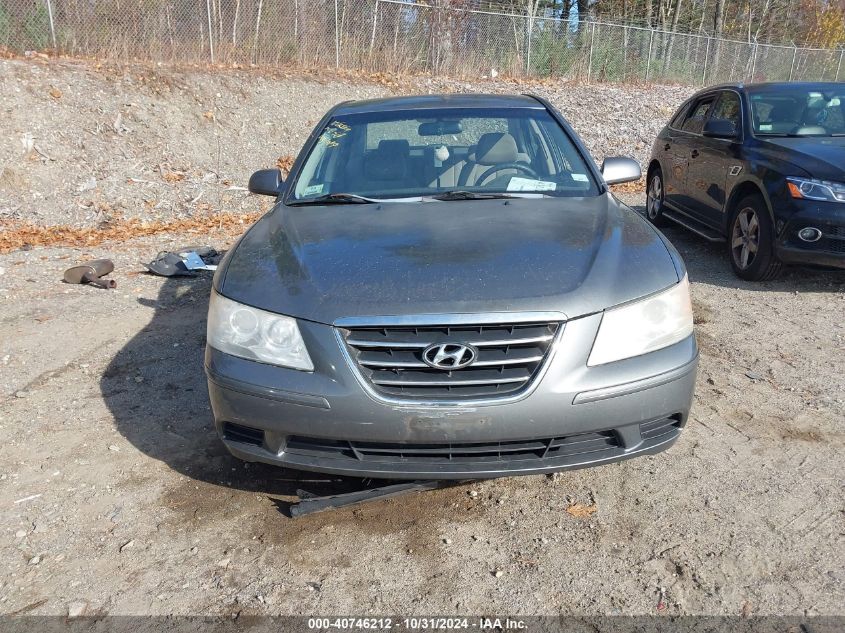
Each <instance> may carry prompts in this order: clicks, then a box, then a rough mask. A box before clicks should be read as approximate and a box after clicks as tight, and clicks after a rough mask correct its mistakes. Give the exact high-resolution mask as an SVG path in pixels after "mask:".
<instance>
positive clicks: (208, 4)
mask: <svg viewBox="0 0 845 633" xmlns="http://www.w3.org/2000/svg"><path fill="white" fill-rule="evenodd" d="M205 13H206V15H207V16H208V50H209V51H210V52H211V63H212V64H213V63H214V28H213V27H212V24H211V0H205Z"/></svg>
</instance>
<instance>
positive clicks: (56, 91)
mask: <svg viewBox="0 0 845 633" xmlns="http://www.w3.org/2000/svg"><path fill="white" fill-rule="evenodd" d="M50 96H51V97H53V99H61V98H62V91H61V90H59V89H58V88H56V87H55V86H54V87H52V88H50Z"/></svg>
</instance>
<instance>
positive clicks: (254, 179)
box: [249, 169, 284, 197]
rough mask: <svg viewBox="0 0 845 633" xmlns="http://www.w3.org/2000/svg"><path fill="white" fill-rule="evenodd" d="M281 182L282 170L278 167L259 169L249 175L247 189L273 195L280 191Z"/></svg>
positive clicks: (263, 194) (282, 180)
mask: <svg viewBox="0 0 845 633" xmlns="http://www.w3.org/2000/svg"><path fill="white" fill-rule="evenodd" d="M283 182H284V179H283V178H282V172H281V171H279V170H278V169H259V170H258V171H257V172H255V173H254V174H252V176H250V177H249V191H250V193H257V194H260V195H262V196H273V197H275V196H278V195H279V193H280V192H281V190H282V183H283Z"/></svg>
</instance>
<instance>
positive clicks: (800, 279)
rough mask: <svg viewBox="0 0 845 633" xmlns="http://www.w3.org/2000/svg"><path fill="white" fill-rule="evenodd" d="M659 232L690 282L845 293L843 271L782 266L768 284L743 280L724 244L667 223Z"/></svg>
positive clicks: (641, 210)
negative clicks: (672, 248) (674, 251)
mask: <svg viewBox="0 0 845 633" xmlns="http://www.w3.org/2000/svg"><path fill="white" fill-rule="evenodd" d="M630 206H631V208H632V209H634V210H635V211H636V212H638V213H639V214H641V215H643V216H644V215H645V207H644V206H642V205H630ZM660 230H661V231H662V232H663V234H664V235H665V236H666V237H668V238H669V241H670V242H672V244H673V245H674V246H675V248H677V249H678V252H679V253H680V254H681V257H683V258H684V262H685V263H686V265H687V271H688V273H689V278H690V281H693V282H699V283H705V284H711V285H714V286H722V287H725V288H740V289H743V290H756V291H764V292H843V291H845V270H829V269H821V268H810V267H806V266H789V267H785V268H784V270H783V272H782V273H781V274H780V275H779V276H778V277H777V278H776V279H773V280H771V281H762V282H754V281H744V280H742V279H740V278H739V277H737V276H736V275H735V274H734V272H733V269H732V268H731V263H730V260H729V259H728V248H727V245H726V244H725V243H724V242H708V241H707V240H705V239H704V238H703V237H700V236H698V235H696V234H695V233H692V232H691V231H688V230H686V229H684V228H682V227H680V226H678V225H676V224H674V223H672V222H667V223H666V225H665V226H661V227H660Z"/></svg>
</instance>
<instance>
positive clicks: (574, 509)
mask: <svg viewBox="0 0 845 633" xmlns="http://www.w3.org/2000/svg"><path fill="white" fill-rule="evenodd" d="M597 510H598V506H596V505H595V504H593V505H589V506H585V505H584V504H582V503H573V504H572V505H571V506H569V507H568V508H567V509H566V512H567V513H568V514H571V515H572V516H574V517H575V518H577V519H589V518H590V517H591V516H592V515H593V513H595V512H596V511H597Z"/></svg>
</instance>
